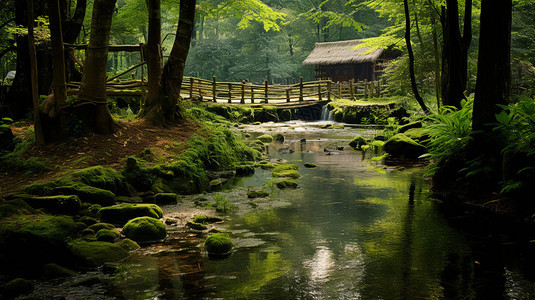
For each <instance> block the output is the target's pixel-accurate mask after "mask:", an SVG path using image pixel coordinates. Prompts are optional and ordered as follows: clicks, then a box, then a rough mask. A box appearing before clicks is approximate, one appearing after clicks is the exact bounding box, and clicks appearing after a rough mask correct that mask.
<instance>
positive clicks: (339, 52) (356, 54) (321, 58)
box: [303, 40, 384, 65]
mask: <svg viewBox="0 0 535 300" xmlns="http://www.w3.org/2000/svg"><path fill="white" fill-rule="evenodd" d="M360 43H362V41H361V40H350V41H339V42H326V43H316V45H315V47H314V50H312V52H311V53H310V54H309V55H308V57H307V58H306V59H305V60H304V61H303V65H335V64H349V63H355V64H358V63H365V62H374V61H376V60H377V58H379V56H380V55H381V54H382V53H383V51H384V49H383V48H379V49H377V50H375V51H373V52H371V53H367V54H364V53H365V52H367V51H368V50H370V48H369V47H364V48H360V49H355V47H356V46H357V45H358V44H360Z"/></svg>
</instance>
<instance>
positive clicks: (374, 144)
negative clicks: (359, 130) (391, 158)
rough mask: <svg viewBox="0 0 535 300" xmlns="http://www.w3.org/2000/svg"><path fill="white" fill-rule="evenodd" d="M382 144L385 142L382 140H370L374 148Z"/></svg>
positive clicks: (381, 146)
mask: <svg viewBox="0 0 535 300" xmlns="http://www.w3.org/2000/svg"><path fill="white" fill-rule="evenodd" d="M384 145H385V142H383V141H377V140H376V141H373V142H372V146H374V147H375V148H378V149H380V148H383V146H384Z"/></svg>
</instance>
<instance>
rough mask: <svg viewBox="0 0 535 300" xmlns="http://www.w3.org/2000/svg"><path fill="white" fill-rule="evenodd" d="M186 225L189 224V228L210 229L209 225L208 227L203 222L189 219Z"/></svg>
mask: <svg viewBox="0 0 535 300" xmlns="http://www.w3.org/2000/svg"><path fill="white" fill-rule="evenodd" d="M186 225H188V227H189V228H191V229H195V230H206V229H208V227H206V225H204V224H201V223H197V222H194V221H188V222H187V223H186Z"/></svg>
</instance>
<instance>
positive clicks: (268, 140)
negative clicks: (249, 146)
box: [256, 134, 273, 143]
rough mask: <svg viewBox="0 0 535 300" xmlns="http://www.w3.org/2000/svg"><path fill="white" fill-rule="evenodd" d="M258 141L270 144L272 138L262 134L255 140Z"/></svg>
mask: <svg viewBox="0 0 535 300" xmlns="http://www.w3.org/2000/svg"><path fill="white" fill-rule="evenodd" d="M256 139H257V140H259V141H262V142H263V143H271V142H273V137H272V136H271V135H269V134H263V135H261V136H259V137H257V138H256Z"/></svg>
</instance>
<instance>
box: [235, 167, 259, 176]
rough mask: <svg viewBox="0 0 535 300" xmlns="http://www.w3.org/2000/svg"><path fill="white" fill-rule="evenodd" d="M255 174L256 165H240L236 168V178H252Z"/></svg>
mask: <svg viewBox="0 0 535 300" xmlns="http://www.w3.org/2000/svg"><path fill="white" fill-rule="evenodd" d="M254 172H255V170H254V165H238V166H236V176H251V175H253V174H254Z"/></svg>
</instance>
